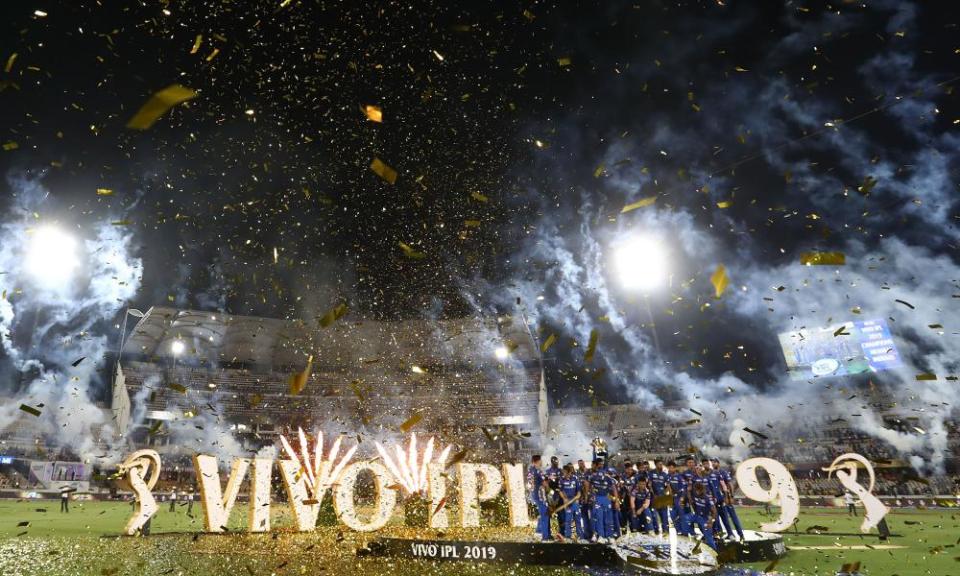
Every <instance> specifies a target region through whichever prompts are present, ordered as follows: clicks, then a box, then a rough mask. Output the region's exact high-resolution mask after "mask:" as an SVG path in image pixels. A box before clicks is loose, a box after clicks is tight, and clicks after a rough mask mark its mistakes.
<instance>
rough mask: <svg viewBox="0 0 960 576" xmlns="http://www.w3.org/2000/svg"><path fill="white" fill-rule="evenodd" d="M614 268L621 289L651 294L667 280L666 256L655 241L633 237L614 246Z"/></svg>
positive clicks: (648, 237)
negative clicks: (621, 286)
mask: <svg viewBox="0 0 960 576" xmlns="http://www.w3.org/2000/svg"><path fill="white" fill-rule="evenodd" d="M613 268H614V272H615V273H616V274H617V276H618V277H619V279H620V283H621V284H622V285H623V287H624V288H627V289H630V290H641V291H643V292H650V291H653V290H656V289H657V288H660V287H661V286H663V284H664V282H665V281H666V279H667V274H668V270H669V266H668V265H667V253H666V250H665V249H664V247H663V245H662V244H661V243H660V242H659V241H658V240H657V239H656V238H653V237H650V236H633V237H631V238H628V239H626V240H624V241H622V242H620V243H618V244H616V245H615V246H614V250H613Z"/></svg>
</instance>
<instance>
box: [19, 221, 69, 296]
mask: <svg viewBox="0 0 960 576" xmlns="http://www.w3.org/2000/svg"><path fill="white" fill-rule="evenodd" d="M25 265H26V270H27V272H28V273H29V274H30V275H31V276H32V277H33V278H34V279H35V280H36V281H37V282H38V283H39V284H40V285H41V286H42V287H44V288H49V289H52V290H62V289H63V288H66V287H67V286H68V285H69V283H70V280H71V279H72V278H73V273H74V271H75V270H76V269H77V267H78V266H79V265H80V260H79V258H78V257H77V241H76V240H75V239H74V238H73V237H72V236H70V235H69V234H67V233H66V232H64V231H63V230H60V229H59V228H55V227H53V226H44V227H43V228H39V229H37V230H35V231H34V232H33V233H32V234H31V236H30V239H29V244H28V246H27V254H26V261H25Z"/></svg>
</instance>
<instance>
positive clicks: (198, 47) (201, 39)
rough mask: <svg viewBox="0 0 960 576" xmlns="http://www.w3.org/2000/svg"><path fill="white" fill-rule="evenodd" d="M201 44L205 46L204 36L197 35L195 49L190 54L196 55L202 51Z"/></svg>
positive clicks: (194, 41)
mask: <svg viewBox="0 0 960 576" xmlns="http://www.w3.org/2000/svg"><path fill="white" fill-rule="evenodd" d="M201 44H203V34H197V37H196V38H195V39H194V40H193V48H191V49H190V53H191V54H196V53H197V52H198V51H199V50H200V45H201Z"/></svg>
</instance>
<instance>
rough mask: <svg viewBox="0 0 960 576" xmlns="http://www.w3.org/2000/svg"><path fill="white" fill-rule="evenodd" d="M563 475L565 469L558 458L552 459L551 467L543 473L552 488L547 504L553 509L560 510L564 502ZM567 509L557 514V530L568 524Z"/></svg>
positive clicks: (548, 494) (552, 457)
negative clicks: (561, 489) (562, 493)
mask: <svg viewBox="0 0 960 576" xmlns="http://www.w3.org/2000/svg"><path fill="white" fill-rule="evenodd" d="M562 475H563V469H561V468H560V459H559V458H557V457H556V456H551V457H550V467H549V468H547V469H546V470H544V471H543V476H544V478H546V479H547V485H548V486H550V490H549V491H548V492H547V504H549V505H550V507H551V508H554V509H559V508H560V506H561V504H563V500H562V498H561V497H560V492H559V490H560V485H559V483H560V477H561V476H562ZM565 512H566V509H563V510H559V511H558V512H557V528H559V527H561V526H563V525H564V524H566V522H565V519H564V517H563V515H564V513H565Z"/></svg>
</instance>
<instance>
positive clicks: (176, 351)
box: [170, 340, 187, 356]
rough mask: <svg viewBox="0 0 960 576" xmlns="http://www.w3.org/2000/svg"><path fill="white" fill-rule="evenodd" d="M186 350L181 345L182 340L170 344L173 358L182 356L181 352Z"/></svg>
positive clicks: (184, 346) (183, 345) (185, 347)
mask: <svg viewBox="0 0 960 576" xmlns="http://www.w3.org/2000/svg"><path fill="white" fill-rule="evenodd" d="M186 349H187V346H186V345H185V344H184V343H183V340H174V341H173V343H172V344H170V351H171V352H173V355H174V356H179V355H181V354H183V351H184V350H186Z"/></svg>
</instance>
